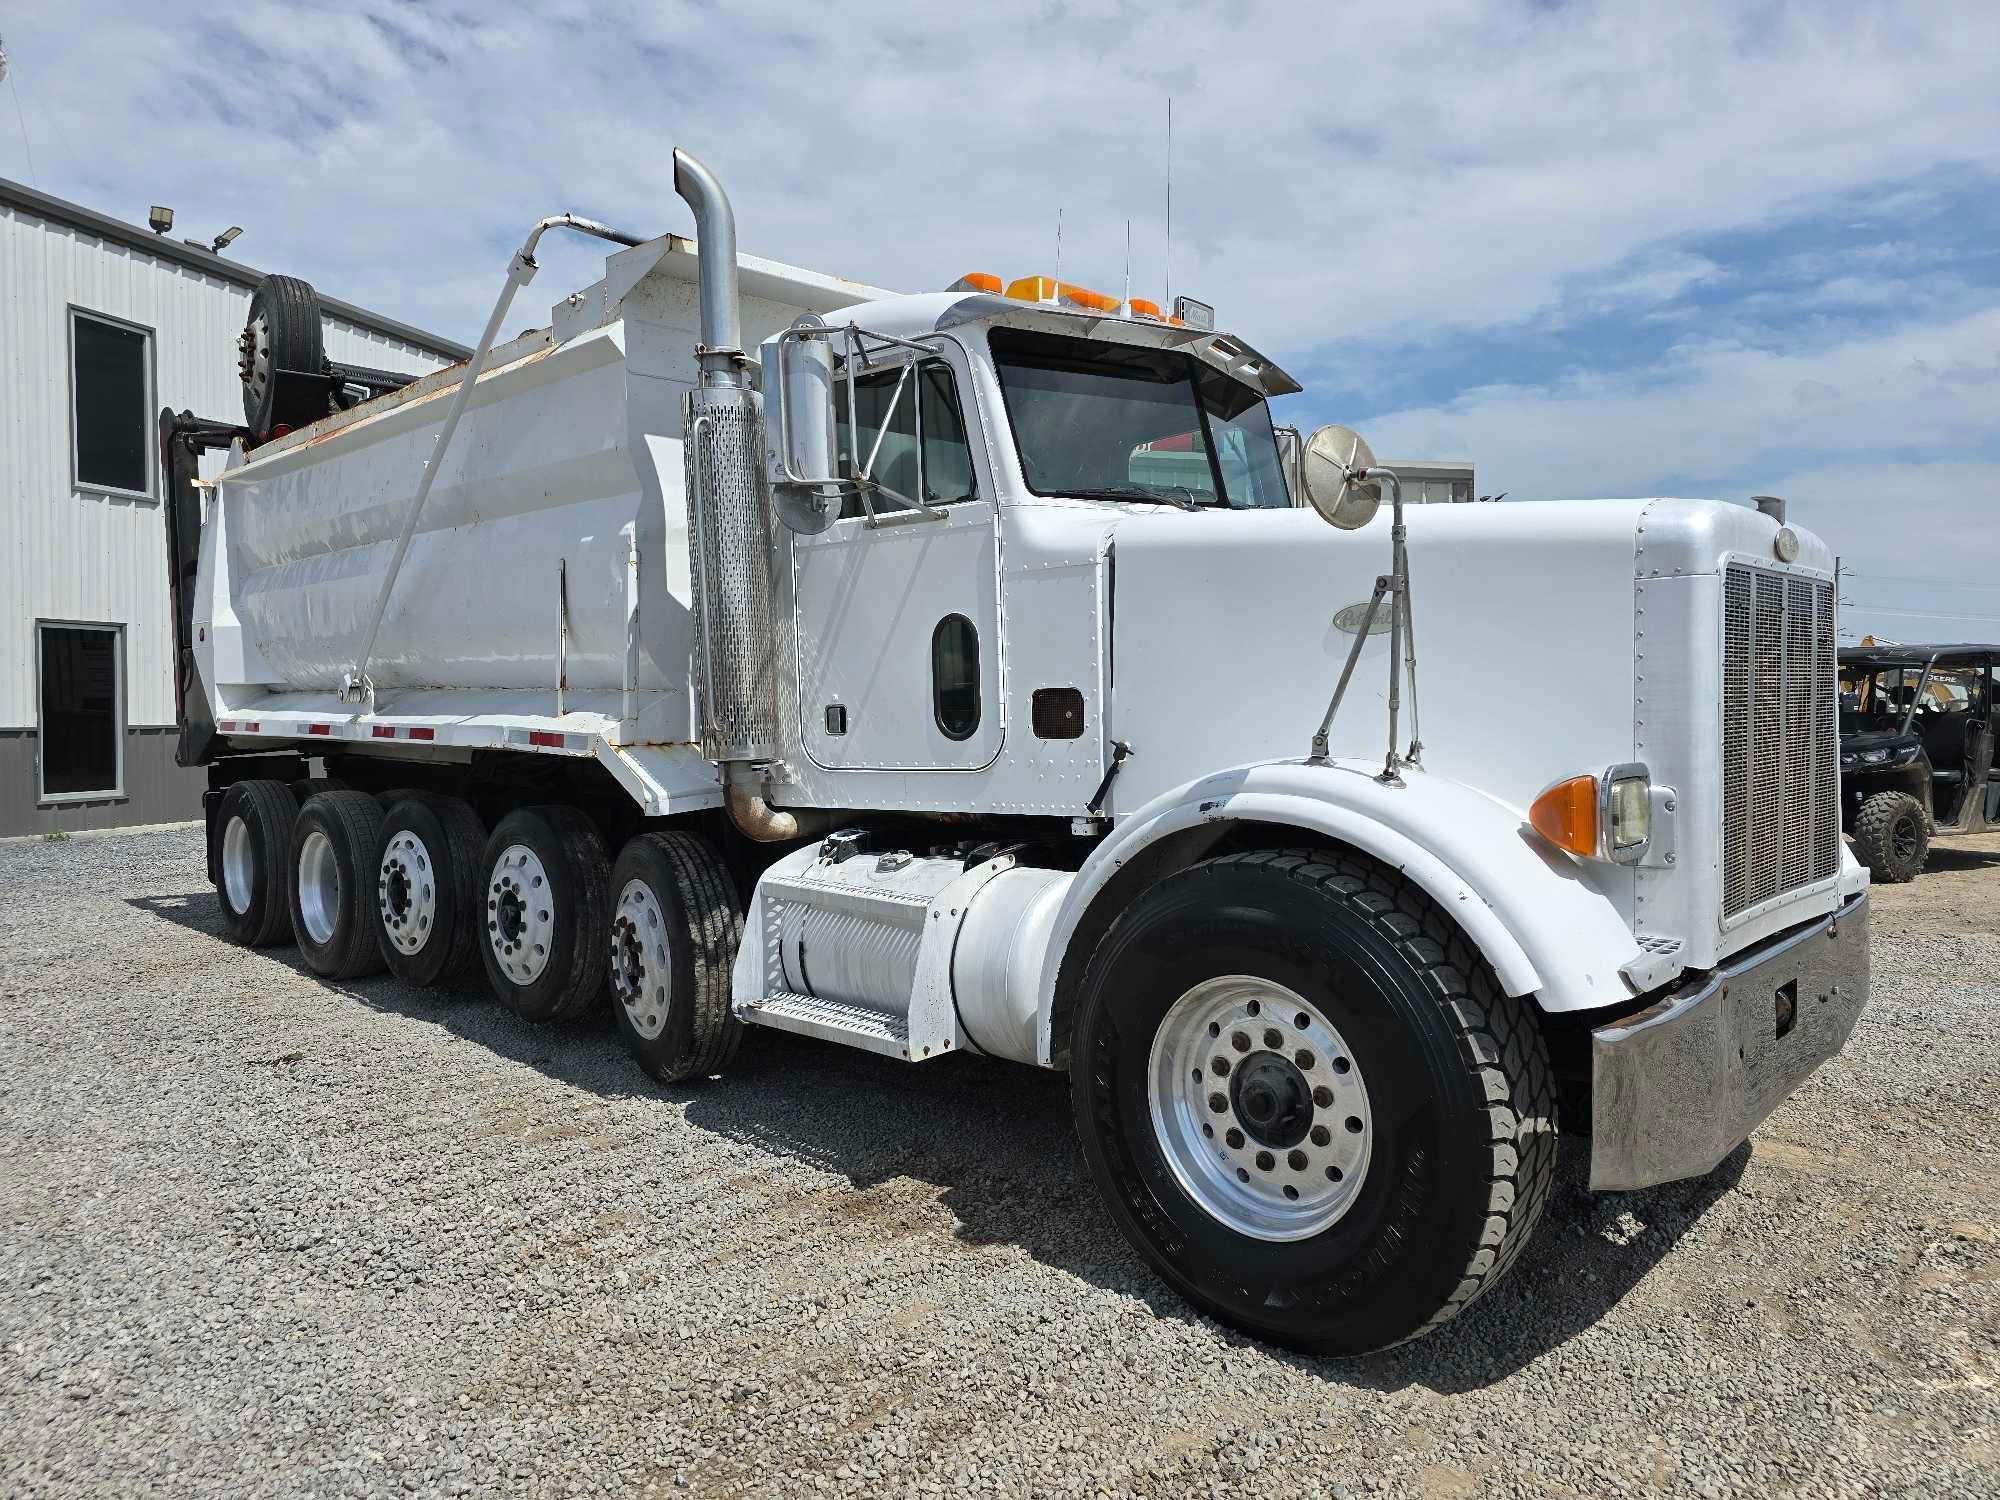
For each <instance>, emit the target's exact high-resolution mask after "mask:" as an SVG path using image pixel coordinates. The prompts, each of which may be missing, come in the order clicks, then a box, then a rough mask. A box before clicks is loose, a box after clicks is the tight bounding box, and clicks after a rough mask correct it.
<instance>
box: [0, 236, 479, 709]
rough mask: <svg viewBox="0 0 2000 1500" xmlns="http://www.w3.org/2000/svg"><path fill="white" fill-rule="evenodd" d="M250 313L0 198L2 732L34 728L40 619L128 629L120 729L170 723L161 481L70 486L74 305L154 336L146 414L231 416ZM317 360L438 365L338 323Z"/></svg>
mask: <svg viewBox="0 0 2000 1500" xmlns="http://www.w3.org/2000/svg"><path fill="white" fill-rule="evenodd" d="M249 306H250V291H249V289H248V288H246V287H243V286H239V285H236V284H235V283H233V282H230V281H225V280H223V279H221V278H220V277H217V276H214V275H211V274H208V273H206V272H203V271H200V270H197V269H195V268H193V267H190V266H184V265H179V264H176V263H175V262H173V261H170V260H167V259H164V258H159V257H155V256H151V255H148V254H146V253H145V252H144V251H141V250H137V249H134V248H132V247H130V246H127V245H122V244H118V243H115V242H110V241H106V240H104V239H101V238H99V237H97V236H96V235H93V234H91V233H89V232H87V231H84V230H80V229H77V228H74V227H72V226H70V225H67V224H64V223H61V222H57V221H54V220H50V219H45V218H42V217H40V216H39V215H37V214H34V213H31V212H28V211H26V210H23V209H19V208H15V207H11V206H6V205H0V728H25V727H30V726H33V725H34V723H35V718H36V705H35V622H36V621H37V620H50V619H54V620H80V621H91V622H99V621H102V622H107V623H118V624H122V625H124V626H125V627H126V629H125V650H126V662H125V681H126V684H127V701H126V721H127V723H128V725H130V726H133V727H137V726H142V725H159V724H170V723H172V722H173V717H174V693H173V679H172V676H171V675H170V665H169V664H170V661H171V657H172V651H173V646H172V629H171V624H170V621H169V617H168V608H167V565H166V530H165V523H164V521H163V519H162V515H161V507H160V503H159V494H160V487H161V486H160V479H159V476H158V474H157V473H155V475H154V480H153V486H152V488H153V495H154V498H153V499H152V500H136V499H132V498H129V497H119V496H110V495H105V494H101V493H96V492H92V491H88V490H79V489H77V488H76V487H75V486H74V485H73V484H72V481H71V462H70V375H69V357H70V356H69V309H70V308H71V307H76V308H81V309H83V310H86V311H89V312H95V313H102V314H104V315H106V316H108V317H111V318H116V319H119V320H121V321H123V322H126V323H133V324H137V325H139V326H141V327H145V328H148V329H151V330H152V333H153V339H152V355H153V381H154V394H153V400H152V402H151V407H152V413H154V414H157V412H158V411H159V409H160V407H162V406H172V407H173V408H174V409H175V410H176V411H180V410H183V409H192V410H193V411H194V412H195V414H196V415H198V416H204V417H216V418H221V419H223V420H231V421H240V420H241V418H242V412H243V398H242V394H241V387H240V386H239V385H238V384H237V380H236V339H237V336H238V334H239V333H240V332H241V331H242V328H243V322H244V319H245V317H246V316H247V314H248V311H249ZM326 352H327V355H328V357H329V358H331V359H334V360H336V361H343V362H346V363H349V364H356V365H368V366H372V367H375V368H377V369H388V370H409V371H421V370H429V369H433V368H436V367H437V366H438V365H440V364H442V363H443V362H444V361H442V360H441V359H439V358H438V357H436V356H434V355H431V354H427V353H426V352H424V351H423V350H422V349H420V348H418V347H417V346H415V345H413V344H409V343H405V342H402V341H400V340H398V339H394V338H390V337H387V336H385V335H383V334H380V333H376V332H373V331H370V330H366V329H362V328H359V327H356V326H355V325H353V324H351V323H346V322H342V321H339V320H336V319H332V318H329V319H328V321H327V330H326ZM147 441H148V447H149V448H157V446H158V445H157V442H155V441H154V439H153V438H152V437H151V436H150V429H149V436H148V440H147ZM213 462H214V463H215V465H216V466H219V464H220V455H214V456H213ZM154 468H155V470H157V468H158V460H157V456H156V457H155V460H154Z"/></svg>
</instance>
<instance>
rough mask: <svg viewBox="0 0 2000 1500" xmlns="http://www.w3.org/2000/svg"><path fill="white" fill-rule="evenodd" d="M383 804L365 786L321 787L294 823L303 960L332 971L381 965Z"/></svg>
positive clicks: (294, 897)
mask: <svg viewBox="0 0 2000 1500" xmlns="http://www.w3.org/2000/svg"><path fill="white" fill-rule="evenodd" d="M381 858H382V809H381V807H380V806H379V805H378V804H377V803H376V801H375V799H374V798H373V797H371V796H369V795H368V794H367V793H366V792H356V791H339V792H319V793H316V794H315V795H313V796H311V797H308V798H307V799H306V805H305V806H304V807H302V808H300V809H299V816H298V820H297V821H296V822H295V823H294V824H293V825H292V860H291V880H290V882H289V884H290V896H291V908H292V933H293V935H294V936H295V937H297V938H298V940H299V955H300V957H302V958H304V959H305V961H306V967H308V968H310V969H311V970H312V971H313V972H314V973H315V974H319V975H322V976H323V977H325V978H327V979H355V978H358V977H360V976H361V975H363V974H375V973H379V972H380V971H381V968H382V954H381V950H380V949H378V948H377V947H376V946H375V927H376V915H375V908H376V872H377V869H378V867H379V865H380V861H381Z"/></svg>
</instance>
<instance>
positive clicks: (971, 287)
mask: <svg viewBox="0 0 2000 1500" xmlns="http://www.w3.org/2000/svg"><path fill="white" fill-rule="evenodd" d="M945 290H946V291H948V292H994V293H996V294H997V293H998V292H999V290H1000V278H999V277H998V276H993V275H989V274H988V273H987V272H985V271H967V272H966V273H965V274H964V275H963V276H961V277H959V278H958V280H956V281H954V282H953V283H952V284H951V285H950V286H948V287H946V288H945Z"/></svg>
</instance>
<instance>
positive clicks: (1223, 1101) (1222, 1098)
mask: <svg viewBox="0 0 2000 1500" xmlns="http://www.w3.org/2000/svg"><path fill="white" fill-rule="evenodd" d="M1208 1107H1209V1108H1210V1109H1212V1110H1214V1111H1215V1112H1216V1113H1217V1114H1221V1113H1222V1112H1223V1111H1224V1110H1226V1109H1228V1108H1229V1096H1228V1095H1226V1094H1210V1095H1209V1096H1208Z"/></svg>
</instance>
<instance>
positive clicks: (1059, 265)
mask: <svg viewBox="0 0 2000 1500" xmlns="http://www.w3.org/2000/svg"><path fill="white" fill-rule="evenodd" d="M1055 281H1056V285H1057V286H1061V285H1062V210H1061V209H1060V208H1058V209H1057V210H1056V275H1055ZM1056 295H1057V296H1058V297H1060V296H1061V295H1062V293H1060V292H1058V293H1056Z"/></svg>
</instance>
